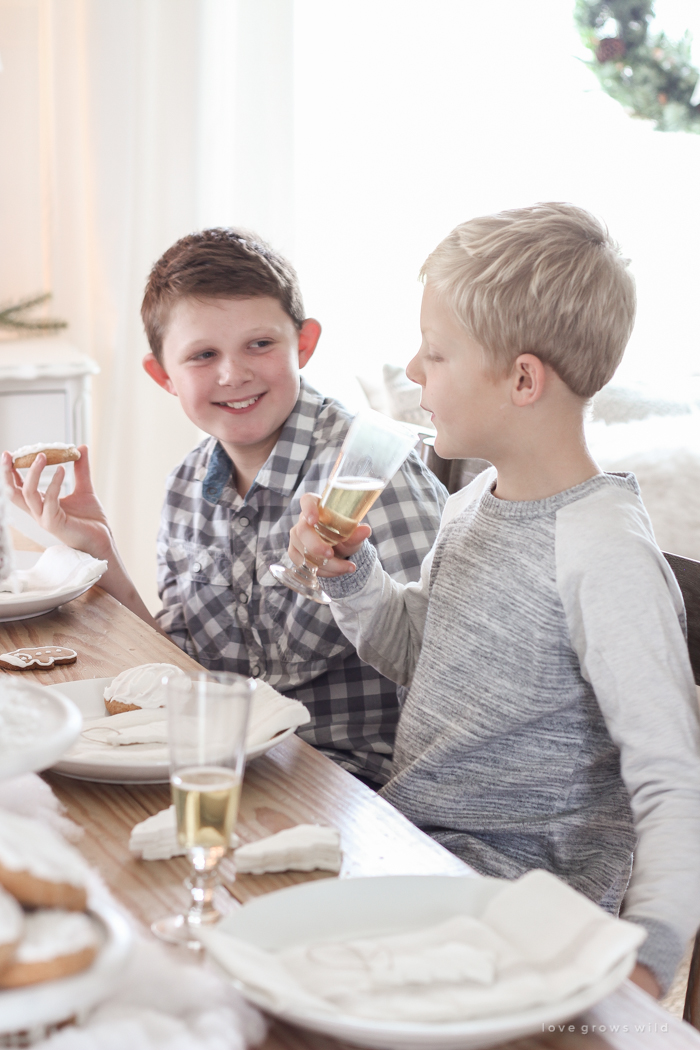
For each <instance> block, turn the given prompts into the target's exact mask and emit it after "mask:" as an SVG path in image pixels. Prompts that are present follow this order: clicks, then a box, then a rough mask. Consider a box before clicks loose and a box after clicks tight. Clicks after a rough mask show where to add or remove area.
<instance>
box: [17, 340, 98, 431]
mask: <svg viewBox="0 0 700 1050" xmlns="http://www.w3.org/2000/svg"><path fill="white" fill-rule="evenodd" d="M98 372H99V367H98V365H97V364H96V362H95V361H93V360H92V358H90V357H87V356H86V355H85V354H81V353H80V352H79V351H78V350H76V349H75V347H73V346H71V344H70V343H68V342H66V341H65V340H63V339H58V338H45V339H13V340H4V341H0V450H2V449H9V451H10V452H12V451H13V450H14V449H16V448H19V447H20V446H21V445H34V444H36V443H37V442H39V441H47V442H50V441H65V442H69V443H71V442H72V443H73V444H76V445H79V444H81V443H82V442H89V440H90V424H91V393H90V384H91V377H92V376H93V375H96V374H97V373H98Z"/></svg>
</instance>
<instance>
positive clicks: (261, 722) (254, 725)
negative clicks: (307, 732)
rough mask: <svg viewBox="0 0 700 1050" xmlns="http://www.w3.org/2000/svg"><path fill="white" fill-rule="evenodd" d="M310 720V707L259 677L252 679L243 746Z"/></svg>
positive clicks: (255, 744) (253, 743)
mask: <svg viewBox="0 0 700 1050" xmlns="http://www.w3.org/2000/svg"><path fill="white" fill-rule="evenodd" d="M310 721H311V714H310V713H309V709H308V708H307V707H304V705H303V704H302V703H300V702H299V701H298V700H293V699H291V698H290V697H288V696H283V695H282V693H278V692H277V690H276V689H273V688H272V686H271V685H268V684H267V682H263V681H262V680H261V679H260V678H257V679H256V680H255V689H254V691H253V703H252V705H251V709H250V719H249V722H248V736H247V738H246V747H247V748H248V750H249V751H250V750H251V748H253V747H257V746H258V745H259V744H264V743H266V742H267V741H268V740H271V739H272V737H273V736H276V735H277V734H278V733H281V732H283V731H284V730H285V729H297V728H298V727H299V726H303V725H306V723H307V722H310Z"/></svg>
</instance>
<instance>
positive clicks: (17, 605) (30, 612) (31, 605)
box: [0, 576, 100, 623]
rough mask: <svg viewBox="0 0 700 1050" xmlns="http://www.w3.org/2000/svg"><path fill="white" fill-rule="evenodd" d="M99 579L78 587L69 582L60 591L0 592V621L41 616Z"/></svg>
mask: <svg viewBox="0 0 700 1050" xmlns="http://www.w3.org/2000/svg"><path fill="white" fill-rule="evenodd" d="M99 579H100V577H99V576H97V577H95V579H94V580H91V581H90V583H81V585H80V586H79V587H76V586H75V584H69V586H67V587H62V588H61V590H60V591H52V592H51V593H50V594H37V593H31V592H30V593H28V594H10V593H9V592H7V591H3V592H2V593H0V623H7V622H8V620H29V619H30V618H31V617H32V616H41V615H43V613H47V612H51V611H52V609H57V608H58V607H59V605H65V603H66V602H72V601H73V599H74V598H79V597H80V595H81V594H85V591H89V590H90V588H91V587H92V585H93V584H94V583H97V581H98V580H99Z"/></svg>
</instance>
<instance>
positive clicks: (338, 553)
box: [288, 492, 372, 577]
mask: <svg viewBox="0 0 700 1050" xmlns="http://www.w3.org/2000/svg"><path fill="white" fill-rule="evenodd" d="M320 498H321V497H320V496H317V495H315V494H314V493H311V492H306V493H304V495H303V496H302V497H301V514H300V515H299V520H298V522H297V523H296V525H295V526H294V528H293V529H292V531H291V532H290V534H289V549H288V553H289V557H290V558H291V559H292V561H293V562H294V564H295V565H297V566H299V565H302V564H303V563H304V557H305V556H306V560H307V562H313V563H314V564H316V565H318V566H319V569H318V575H319V576H323V577H330V576H344V575H345V574H346V573H348V572H354V571H355V566H354V565H353V563H352V562H351V561H347V560H346V559H347V558H349V557H350V555H351V554H354V553H355V551H358V550H359V549H360V547H361V546H362V544H363V543H364V541H365V540H366V539H367V537H368V536H370V535H371V534H372V529H371V528H370V526H369V525H358V526H357V528H356V529H355V531H354V532H353V533H352V535H351V536H349V537H348V539H347V540H343V542H342V543H339V544H337V546H335V547H331V546H330V545H329V544H328V543H327V542H326V540H324V539H323V538H322V537H321V536H319V534H318V533H317V532H316V529H315V528H314V525H315V524H316V522H317V521H318V504H319V500H320Z"/></svg>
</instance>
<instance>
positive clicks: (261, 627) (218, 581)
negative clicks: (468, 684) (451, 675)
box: [158, 380, 447, 784]
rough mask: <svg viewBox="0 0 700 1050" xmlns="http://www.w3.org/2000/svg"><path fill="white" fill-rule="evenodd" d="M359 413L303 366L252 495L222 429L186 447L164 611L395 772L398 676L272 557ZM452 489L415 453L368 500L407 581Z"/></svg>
mask: <svg viewBox="0 0 700 1050" xmlns="http://www.w3.org/2000/svg"><path fill="white" fill-rule="evenodd" d="M351 418H352V417H351V414H350V413H349V412H348V411H347V410H346V409H345V408H344V407H343V406H342V405H340V404H339V403H338V402H337V401H332V400H330V399H328V398H323V397H322V396H321V395H320V394H319V393H317V392H316V391H315V390H313V389H312V388H311V387H310V386H308V384H306V382H305V381H304V380H302V382H301V389H300V392H299V398H298V400H297V403H296V405H295V407H294V409H293V410H292V412H291V414H290V416H289V418H288V419H287V422H286V423H285V425H284V427H283V429H282V433H281V434H280V436H279V438H278V441H277V444H276V445H275V447H274V449H273V450H272V452H271V453H270V456H269V457H268V459H267V461H266V463H264V464H263V466H262V467H261V469H260V470H259V471H258V475H257V477H256V479H255V481H254V482H253V485H252V486H251V488H250V491H249V492H248V493H247V494H246V496H245V499H243V498H242V497H241V496H240V495H239V494H238V492H237V491H236V488H235V484H232V483H231V477H232V471H233V466H232V464H231V461H230V460H229V458H228V456H227V455H226V453H225V451H224V449H223V448H222V446H221V445H219V443H218V442H217V441H216V440H215V439H214V438H207V439H206V440H205V441H203V442H202V443H201V444H200V445H198V446H197V448H195V449H193V450H192V452H190V453H189V455H188V456H186V457H185V459H184V460H183V461H182V463H181V464H180V465H179V466H178V467H177V468H176V469H175V471H174V472H173V473H172V474H171V476H170V478H169V479H168V485H167V492H166V497H165V505H164V507H163V514H162V518H161V527H160V532H159V536H158V586H159V593H160V596H161V600H162V602H163V609H162V610H161V612H160V613H158V620H159V623H160V625H161V626H162V628H163V630H164V631H166V633H167V634H169V635H170V637H171V638H172V640H173V641H174V642H175V643H176V644H177V645H179V646H180V648H181V649H184V650H185V652H187V653H188V654H189V655H190V656H192V657H193V658H194V659H195V660H197V661H198V662H199V663H200V664H202V666H204V667H207V668H209V669H211V670H219V671H237V672H238V673H239V674H245V675H249V674H250V675H254V676H257V675H260V676H261V677H263V678H264V680H265V681H267V682H269V683H270V685H271V686H273V688H275V689H278V690H280V691H281V692H284V693H286V694H287V695H288V696H292V697H294V698H295V699H297V700H300V701H301V702H302V703H303V704H305V705H306V706H307V707H308V709H309V712H310V714H311V721H310V722H309V723H308V724H307V725H305V726H302V727H301V729H300V730H299V735H300V736H301V737H303V739H304V740H306V741H307V743H309V744H313V745H314V746H315V747H317V748H320V749H321V750H322V751H323V753H324V754H326V755H328V756H329V757H331V758H333V759H334V760H335V761H337V762H339V763H340V764H341V765H342V766H343V767H344V768H345V769H349V770H351V771H352V772H356V773H362V774H363V775H364V776H367V777H369V778H370V779H372V780H374V781H375V782H376V783H378V784H382V783H385V782H386V780H387V779H388V777H389V773H390V770H391V751H392V748H393V744H394V733H395V730H396V722H397V720H398V711H399V704H398V700H397V696H396V686H395V685H394V683H393V682H390V681H389V680H388V679H387V678H383V677H382V676H381V675H380V674H378V673H377V672H376V671H375V670H374V668H372V667H370V666H369V665H368V664H364V663H362V661H361V660H360V658H359V656H358V655H357V653H356V652H355V650H354V649H353V647H352V645H351V644H350V642H348V640H347V639H346V638H345V636H344V635H343V634H342V633H341V631H340V630H339V629H338V627H337V626H336V624H335V621H334V619H333V617H332V615H331V613H330V612H329V610H328V607H327V606H321V605H316V604H315V603H314V602H310V601H306V600H305V599H303V598H301V597H300V596H299V595H297V594H295V592H294V591H291V590H289V589H288V588H287V587H284V586H282V585H281V584H278V583H276V581H275V580H274V579H273V577H272V576H271V574H270V571H269V569H270V565H271V564H272V563H273V562H279V561H280V560H283V559H286V551H287V545H288V543H289V532H290V530H291V528H292V527H293V525H294V524H295V522H296V521H297V519H298V517H299V510H300V504H299V499H300V497H301V495H302V493H304V492H322V491H323V489H324V487H325V484H326V481H327V480H328V477H329V475H330V472H331V470H332V469H333V464H334V463H335V460H336V457H337V455H338V449H339V448H340V446H341V444H342V441H343V438H344V437H345V433H346V431H347V429H348V426H349V425H350V420H351ZM208 496H211V499H207V497H208ZM446 497H447V493H446V491H445V489H444V488H443V487H442V486H441V485H440V483H439V482H438V481H437V479H436V478H435V476H434V475H433V474H431V473H430V471H428V469H427V468H426V467H425V466H424V465H423V464H422V463H421V461H420V460H419V459H418V457H417V456H416V455H415V454H414V453H412V454H411V455H410V456H409V458H408V459H407V460H406V462H405V463H404V465H403V466H402V467H401V469H400V470H399V471H398V472H397V474H396V475H395V477H394V479H393V480H392V481H391V482H390V484H389V485H388V486H387V487H386V489H385V490H384V492H383V493H382V495H381V496H380V497H379V499H378V500H377V501H376V503H375V504H374V506H373V507H372V508H371V510H370V511H369V514H368V515H367V522H368V524H369V525H371V526H372V537H371V542H372V543H373V544H374V546H375V547H376V549H377V552H378V554H379V557H380V560H381V562H382V565H383V566H384V568H385V569H386V571H387V572H388V573H389V574H390V575H391V576H393V577H394V579H395V580H396V581H397V582H398V583H408V582H410V581H411V580H418V578H419V576H420V566H421V562H422V561H423V558H424V557H425V555H426V554H427V553H428V551H429V550H430V548H431V546H432V544H433V541H434V540H435V537H436V535H437V530H438V526H439V524H440V515H441V513H442V507H443V505H444V503H445V499H446ZM238 515H241V516H240V517H238ZM244 523H247V524H246V525H244ZM239 526H240V527H239ZM202 566H205V567H206V570H205V571H203V570H202ZM251 661H252V663H251ZM256 669H257V670H256Z"/></svg>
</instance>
